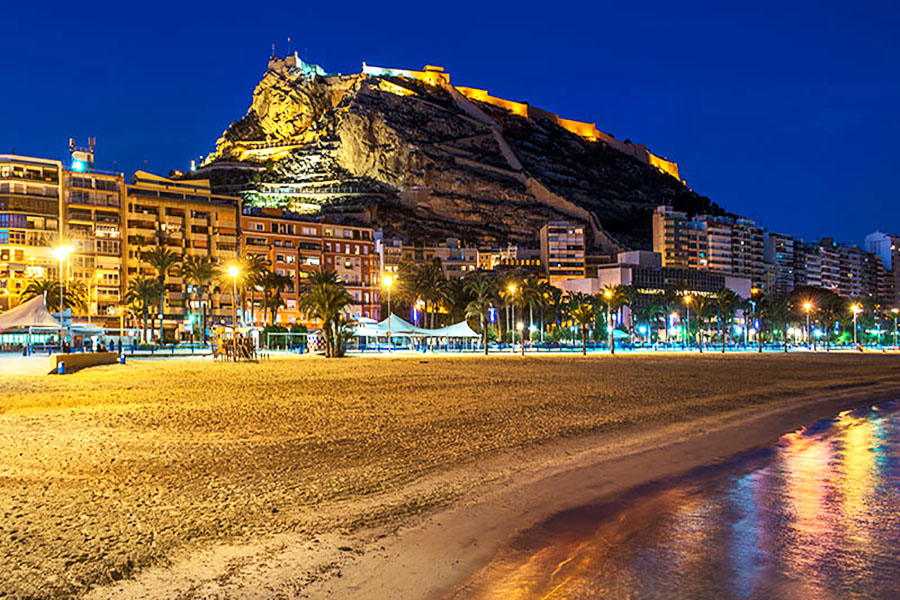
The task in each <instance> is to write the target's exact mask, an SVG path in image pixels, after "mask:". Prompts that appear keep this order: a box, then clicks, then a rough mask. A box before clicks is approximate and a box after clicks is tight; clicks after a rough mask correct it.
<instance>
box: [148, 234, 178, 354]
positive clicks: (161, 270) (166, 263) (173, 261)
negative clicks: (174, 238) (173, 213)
mask: <svg viewBox="0 0 900 600" xmlns="http://www.w3.org/2000/svg"><path fill="white" fill-rule="evenodd" d="M141 259H142V260H143V261H144V262H146V263H148V264H149V265H150V266H151V267H153V268H154V269H155V270H156V280H157V281H158V282H159V341H160V342H162V340H163V322H164V320H165V301H166V275H168V273H169V271H170V270H171V269H173V268H174V267H176V266H177V265H178V264H179V263H180V262H181V256H179V255H178V254H176V253H175V252H172V251H171V250H169V249H168V248H166V247H164V246H154V247H153V248H151V249H150V250H148V251H146V252H143V251H142V252H141Z"/></svg>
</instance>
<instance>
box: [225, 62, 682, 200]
mask: <svg viewBox="0 0 900 600" xmlns="http://www.w3.org/2000/svg"><path fill="white" fill-rule="evenodd" d="M269 70H270V71H288V72H290V73H292V74H296V75H299V76H301V77H303V78H309V79H315V78H316V77H330V76H334V75H340V74H339V73H327V72H326V71H325V69H323V68H322V67H321V66H319V65H315V64H312V63H307V62H305V61H303V59H301V58H300V57H299V56H298V55H297V52H296V51H295V52H294V53H293V54H289V55H287V56H286V57H284V58H281V57H277V56H274V55H273V56H272V57H271V58H270V59H269ZM362 74H363V75H368V76H370V77H405V78H407V79H413V80H416V81H421V82H423V83H426V84H428V85H432V86H435V87H443V88H445V89H448V90H451V91H455V92H458V93H459V94H462V95H463V96H464V97H465V98H467V99H469V100H474V101H476V102H484V103H485V104H490V105H491V106H496V107H498V108H502V109H503V110H506V111H509V112H511V113H512V114H515V115H518V116H520V117H523V118H526V119H542V120H545V121H550V122H551V123H555V124H556V125H559V126H560V127H562V128H563V129H565V130H567V131H570V132H572V133H574V134H576V135H578V136H580V137H582V138H584V139H586V140H589V141H591V142H600V143H603V144H606V145H607V146H609V147H610V148H614V149H615V150H618V151H619V152H623V153H625V154H628V155H629V156H633V157H634V158H636V159H638V160H639V161H641V162H642V163H644V164H646V165H650V166H652V167H655V168H657V169H658V170H659V171H661V172H662V173H665V174H667V175H671V176H672V177H674V178H675V179H677V180H679V181H681V176H680V175H679V172H678V163H676V162H674V161H670V160H667V159H665V158H663V157H661V156H657V155H656V154H653V153H652V152H650V151H649V150H648V149H647V145H646V144H635V143H633V142H631V141H629V140H626V141H620V140H617V139H616V138H614V137H613V136H612V135H610V134H608V133H604V132H603V131H600V130H599V129H597V124H596V123H586V122H584V121H575V120H573V119H564V118H562V117H560V116H559V115H557V114H556V113H552V112H550V111H546V110H543V109H540V108H537V107H535V106H531V105H530V104H529V103H527V102H515V101H512V100H506V99H504V98H498V97H497V96H492V95H490V94H489V93H488V91H487V90H483V89H479V88H471V87H465V86H455V85H453V84H451V83H450V73H447V72H446V71H444V68H443V67H437V66H434V65H425V68H424V69H422V70H421V71H412V70H409V69H394V68H389V67H376V66H373V65H368V64H366V63H365V62H363V64H362ZM381 89H383V90H385V91H388V92H392V93H395V94H398V95H408V94H409V93H410V92H409V91H408V90H406V89H405V88H402V87H401V86H397V85H392V84H390V82H384V84H383V85H381ZM243 145H245V146H247V150H246V152H247V153H248V155H253V156H254V157H255V158H278V157H280V156H283V155H285V154H286V152H288V151H290V150H291V149H292V148H293V147H294V146H291V145H286V144H283V143H282V144H278V143H271V142H263V143H256V144H255V145H254V144H253V143H252V142H245V143H244V144H243ZM251 145H254V147H253V148H250V147H249V146H251ZM256 146H258V147H256ZM682 183H684V182H682Z"/></svg>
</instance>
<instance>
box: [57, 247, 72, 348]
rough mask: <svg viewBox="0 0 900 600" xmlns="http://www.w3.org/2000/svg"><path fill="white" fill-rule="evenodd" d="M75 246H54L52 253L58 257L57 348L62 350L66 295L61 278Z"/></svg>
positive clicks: (64, 331) (64, 330) (64, 332)
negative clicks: (64, 265) (64, 300)
mask: <svg viewBox="0 0 900 600" xmlns="http://www.w3.org/2000/svg"><path fill="white" fill-rule="evenodd" d="M74 250H75V248H73V247H72V246H68V245H62V246H59V247H58V248H56V250H55V251H54V254H55V255H56V258H57V259H59V349H60V351H62V344H63V338H64V337H65V335H66V329H65V319H64V318H63V298H64V297H65V295H66V288H65V280H64V279H63V264H64V263H65V262H66V259H67V258H68V257H69V254H71V253H72V252H73V251H74Z"/></svg>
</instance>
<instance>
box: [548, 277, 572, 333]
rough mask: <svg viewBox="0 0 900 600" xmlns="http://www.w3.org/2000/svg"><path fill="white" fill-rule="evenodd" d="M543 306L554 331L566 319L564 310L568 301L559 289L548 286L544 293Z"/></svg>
mask: <svg viewBox="0 0 900 600" xmlns="http://www.w3.org/2000/svg"><path fill="white" fill-rule="evenodd" d="M544 299H545V302H546V304H545V306H546V308H547V311H548V312H549V314H550V318H551V319H552V321H553V327H554V329H558V328H559V326H560V325H561V324H562V321H563V319H565V318H566V310H567V303H568V299H567V297H566V295H565V294H564V293H563V291H562V290H561V289H559V288H558V287H555V286H548V287H547V288H546V291H545V293H544Z"/></svg>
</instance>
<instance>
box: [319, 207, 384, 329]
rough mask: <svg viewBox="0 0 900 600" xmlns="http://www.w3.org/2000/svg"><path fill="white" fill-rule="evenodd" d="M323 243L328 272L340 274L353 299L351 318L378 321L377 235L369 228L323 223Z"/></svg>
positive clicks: (379, 303) (379, 311)
mask: <svg viewBox="0 0 900 600" xmlns="http://www.w3.org/2000/svg"><path fill="white" fill-rule="evenodd" d="M322 239H323V244H324V248H325V251H324V259H323V260H324V265H325V268H326V269H328V270H332V271H335V272H336V273H337V275H338V277H339V278H340V280H341V281H342V282H344V286H345V287H346V288H347V292H348V293H349V294H350V297H351V298H352V299H353V302H352V303H351V305H350V307H349V312H350V316H351V317H367V318H370V319H378V318H379V317H380V314H381V308H380V307H381V297H380V294H379V293H378V286H379V285H380V280H379V277H378V272H379V268H380V260H379V257H378V254H377V253H376V252H375V232H374V231H373V230H372V229H371V228H369V227H356V226H352V225H344V224H338V223H323V224H322Z"/></svg>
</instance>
